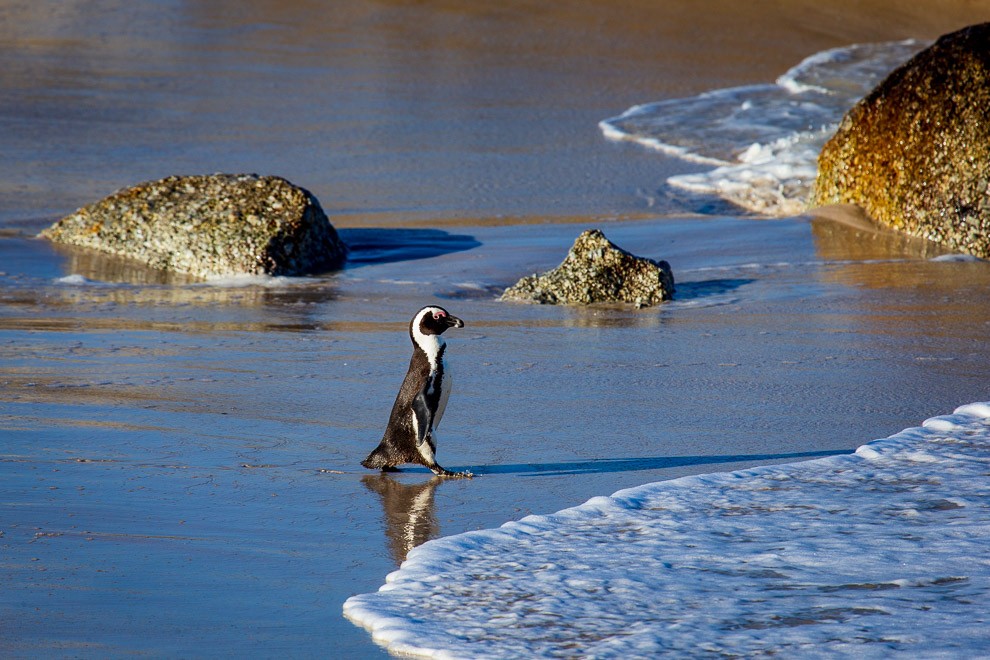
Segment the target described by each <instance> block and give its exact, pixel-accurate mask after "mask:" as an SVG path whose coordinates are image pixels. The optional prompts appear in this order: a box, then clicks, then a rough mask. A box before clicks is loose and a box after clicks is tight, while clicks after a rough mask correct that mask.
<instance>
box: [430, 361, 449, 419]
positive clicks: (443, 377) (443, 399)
mask: <svg viewBox="0 0 990 660" xmlns="http://www.w3.org/2000/svg"><path fill="white" fill-rule="evenodd" d="M439 375H440V377H439V378H433V379H432V380H433V382H434V383H435V384H437V385H439V386H440V399H439V401H437V411H436V413H434V415H433V428H436V427H438V426H440V419H441V418H442V417H443V411H444V410H445V409H446V408H447V399H449V398H450V387H451V385H452V384H453V379H452V378H451V377H450V366H449V365H448V364H447V360H445V359H443V358H442V357H441V358H440V374H439ZM438 381H439V382H438Z"/></svg>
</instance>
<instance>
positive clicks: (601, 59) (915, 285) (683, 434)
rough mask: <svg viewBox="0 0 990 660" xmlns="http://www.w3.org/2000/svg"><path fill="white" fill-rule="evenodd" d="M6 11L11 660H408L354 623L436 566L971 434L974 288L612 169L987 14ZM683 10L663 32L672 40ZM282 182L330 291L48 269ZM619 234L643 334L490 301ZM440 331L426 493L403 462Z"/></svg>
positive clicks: (842, 229)
mask: <svg viewBox="0 0 990 660" xmlns="http://www.w3.org/2000/svg"><path fill="white" fill-rule="evenodd" d="M341 4H342V6H336V7H335V8H334V10H333V11H332V12H328V11H326V10H325V9H323V8H322V5H319V4H318V3H304V2H288V3H286V2H281V3H274V2H254V3H248V4H245V3H226V2H225V3H210V5H209V7H208V8H207V7H203V6H198V5H186V4H183V3H174V4H170V3H165V4H159V3H156V4H155V5H153V6H150V5H149V6H132V5H131V4H129V3H119V2H105V3H98V6H96V7H94V6H93V5H92V3H14V4H8V5H7V6H5V7H4V8H3V9H0V85H2V88H3V89H4V91H5V93H4V94H3V95H0V152H2V153H4V154H5V156H6V157H5V158H4V159H2V162H0V228H3V229H4V233H3V234H2V235H0V355H2V359H0V434H2V436H3V438H4V440H3V449H2V453H0V483H2V484H3V487H2V493H3V509H4V511H5V513H4V520H3V521H2V523H0V525H2V527H0V532H2V536H0V557H2V559H0V562H2V570H0V575H2V576H3V577H2V578H0V580H2V585H0V586H2V588H0V621H2V624H0V625H2V628H0V652H2V654H3V655H5V656H6V657H27V656H37V655H39V654H43V655H59V654H61V655H71V656H81V657H96V656H99V657H104V656H108V655H111V656H117V655H125V654H132V653H142V654H151V655H159V656H160V655H171V656H190V655H217V654H221V655H238V656H244V655H246V656H271V655H275V654H283V655H287V656H290V657H309V656H312V657H327V656H331V657H344V658H368V657H376V656H384V652H383V651H381V650H380V649H379V648H378V647H376V646H375V645H374V644H373V643H372V642H371V641H370V638H369V636H368V634H367V633H366V632H365V631H363V630H361V629H359V628H357V627H355V626H353V625H352V624H351V623H349V622H347V621H346V620H345V619H343V617H342V615H341V605H342V603H343V601H344V600H345V599H346V598H347V597H349V596H351V595H354V594H357V593H364V592H368V591H372V590H374V589H376V588H377V587H378V586H379V585H380V584H381V583H382V582H383V579H384V576H385V575H386V574H387V573H388V572H389V571H391V570H393V569H394V568H395V567H396V566H397V563H398V562H399V561H401V560H402V558H403V557H404V555H405V553H406V552H407V551H408V550H409V549H410V547H412V546H414V545H417V544H419V543H422V542H424V541H426V540H428V539H430V538H436V537H438V536H441V535H443V536H446V535H450V534H456V533H458V532H462V531H466V530H473V529H481V528H486V527H492V526H497V525H499V524H501V523H503V522H506V521H508V520H512V519H518V518H520V517H522V516H525V515H528V514H530V513H550V512H553V511H556V510H559V509H561V508H564V507H568V506H573V505H576V504H579V503H581V502H583V501H584V500H586V499H588V498H590V497H593V496H596V495H604V494H609V493H612V492H614V491H616V490H618V489H621V488H626V487H631V486H635V485H639V484H644V483H647V482H651V481H657V480H662V479H669V478H673V477H677V476H683V475H687V474H697V473H702V472H711V471H722V470H731V469H736V468H740V467H744V466H750V465H757V464H765V463H772V462H782V461H794V460H801V459H803V458H810V457H814V456H821V455H827V454H830V453H836V452H845V451H850V450H852V449H853V448H855V447H856V446H858V445H860V444H863V443H864V442H866V441H869V440H871V439H873V438H879V437H884V436H887V435H890V434H892V433H895V432H897V431H899V430H900V429H902V428H905V427H909V426H915V425H917V424H918V423H920V421H921V420H922V419H924V418H925V417H928V416H931V415H935V414H940V413H944V412H947V411H950V410H952V409H953V408H954V407H956V406H957V405H959V404H962V403H966V402H970V401H979V400H986V399H987V398H990V397H987V391H986V374H987V366H988V363H987V357H986V356H987V355H990V345H988V344H990V340H988V336H990V333H988V329H990V311H988V310H987V306H986V304H985V297H986V296H985V293H986V291H987V290H988V287H990V269H988V268H987V266H986V264H985V263H982V262H959V261H931V260H930V258H931V257H934V256H938V255H940V254H941V253H942V251H941V250H940V249H938V248H936V247H933V246H930V245H927V244H924V243H919V242H918V241H914V240H910V239H906V238H903V237H899V236H896V235H891V234H888V233H884V232H877V231H874V230H873V229H872V228H871V227H869V226H868V225H866V224H863V223H860V224H858V225H857V224H853V225H850V223H848V222H845V223H843V222H835V221H834V218H833V219H831V220H829V219H811V218H808V217H803V218H789V219H783V220H760V219H754V218H747V217H742V216H741V215H733V214H729V213H721V214H714V215H700V214H698V213H697V209H695V208H691V207H690V206H686V205H685V203H684V202H683V201H682V200H678V199H674V198H669V197H666V196H665V195H664V193H663V190H662V184H663V181H664V180H665V179H666V177H668V176H670V175H672V174H676V173H679V172H689V171H697V170H698V169H699V168H698V166H697V165H692V164H689V163H683V162H679V161H676V160H674V159H671V158H667V157H664V156H661V155H659V154H656V153H652V152H650V151H648V150H645V149H642V148H638V147H635V146H633V145H621V144H613V143H609V142H607V141H605V140H604V139H603V138H602V137H601V135H600V132H599V131H598V129H597V122H598V121H600V120H601V119H603V118H605V117H608V116H613V115H615V114H617V113H619V112H621V111H622V110H624V109H625V108H627V107H629V106H631V105H633V104H636V103H643V102H648V101H655V100H661V99H664V98H674V97H678V96H684V95H691V94H697V93H700V92H703V91H705V90H708V89H715V88H719V87H725V86H729V85H739V84H745V83H762V82H768V81H772V80H773V79H774V78H775V77H776V76H777V75H779V74H780V73H781V72H783V71H784V70H786V69H787V68H788V67H790V66H792V65H794V64H795V63H797V62H798V61H800V60H801V59H802V58H803V57H805V56H807V55H810V54H812V53H814V52H817V51H820V50H822V49H825V48H830V47H834V46H841V45H846V44H849V43H854V42H867V41H884V40H891V39H902V38H908V37H916V38H934V37H936V36H937V35H938V34H940V33H943V32H946V31H949V30H952V29H955V28H957V27H960V26H962V25H965V24H967V23H971V22H976V21H978V20H981V19H982V17H984V16H986V15H987V11H986V10H987V9H988V8H990V3H971V2H951V3H944V4H940V6H938V7H937V8H929V7H915V8H910V9H903V8H901V7H900V6H896V7H895V5H894V3H883V2H871V3H853V2H843V3H830V4H829V6H828V7H827V8H822V7H818V6H817V3H813V2H810V1H809V2H795V3H791V2H786V3H785V2H780V3H774V4H772V5H765V4H764V5H759V6H757V5H752V4H750V5H745V4H739V3H728V2H717V3H708V4H706V5H704V6H701V7H699V6H698V5H697V4H696V3H688V2H675V3H671V2H666V3H652V2H645V1H644V2H631V3H625V4H624V5H623V6H621V7H616V6H611V5H610V6H607V7H606V6H604V3H602V5H599V4H596V3H581V2H577V3H566V4H563V5H557V4H554V5H552V6H545V5H544V4H540V3H527V2H514V3H509V4H502V5H500V7H499V8H498V9H486V10H480V9H475V8H472V7H469V6H467V4H466V3H458V2H435V3H425V4H424V3H405V2H380V3H357V2H355V3H341ZM661 4H662V6H658V5H661ZM213 171H228V172H236V171H254V172H259V173H261V174H279V175H282V176H285V177H287V178H289V179H290V180H292V181H293V182H295V183H297V184H299V185H302V186H304V187H306V188H308V189H310V190H312V191H313V192H314V193H315V194H316V195H317V197H318V198H319V199H320V200H321V201H322V202H323V205H324V207H325V209H326V210H327V212H328V214H329V215H330V216H331V219H332V220H333V221H334V223H335V224H336V225H337V226H338V227H340V228H341V230H342V232H341V233H342V236H343V237H344V239H345V240H347V241H348V242H349V243H350V244H351V245H352V246H355V250H354V254H353V257H354V258H353V260H352V266H351V267H349V268H348V269H347V270H345V271H343V272H342V273H340V274H336V275H331V276H327V277H320V278H309V279H304V280H289V281H286V280H274V281H272V280H269V281H227V282H224V283H219V284H217V283H214V284H212V285H204V284H199V283H190V282H187V281H182V280H176V279H174V278H162V277H161V275H160V274H157V273H151V272H148V271H146V270H144V269H142V268H140V267H138V266H135V265H134V264H130V263H127V262H125V261H122V260H109V259H105V258H97V257H94V255H92V254H88V253H85V252H79V251H73V250H67V249H64V248H58V249H56V248H54V247H52V246H51V245H49V244H47V243H44V242H41V241H38V240H34V239H31V238H29V235H31V234H33V233H34V232H35V231H37V230H38V229H40V228H41V227H43V226H45V224H47V223H48V222H49V221H51V220H52V219H53V218H54V217H57V216H59V215H61V214H65V213H68V212H71V211H72V210H74V209H75V208H76V207H77V206H80V205H82V204H85V203H88V202H91V201H94V200H95V199H98V198H101V197H103V196H104V195H106V194H109V193H110V192H112V191H113V190H115V189H117V188H119V187H122V186H126V185H130V184H133V183H135V182H137V181H142V180H148V179H152V178H156V177H159V176H165V175H168V174H176V173H203V172H213ZM590 226H599V227H601V228H602V229H603V230H604V231H605V233H606V235H607V236H608V237H609V238H610V239H611V240H613V241H614V242H615V243H617V244H618V245H620V246H621V247H624V248H626V249H628V250H630V251H632V252H634V253H636V254H640V255H643V256H650V257H654V258H660V259H666V260H668V261H669V262H670V263H671V265H672V267H673V269H674V273H675V277H676V279H677V288H678V297H677V300H676V301H675V302H674V303H672V304H670V305H665V306H663V307H661V308H659V309H647V310H632V309H628V308H621V307H594V308H589V309H575V308H562V307H538V306H527V305H511V304H504V303H499V302H497V301H495V299H494V298H495V296H496V295H497V292H498V291H499V290H500V288H501V287H504V286H507V285H508V284H511V283H512V282H513V281H514V280H515V279H516V278H517V277H520V276H522V275H526V274H529V273H532V272H534V271H538V270H544V269H546V268H549V267H552V266H555V265H556V264H557V263H559V261H560V260H561V259H562V258H563V256H564V254H565V253H566V250H567V248H568V247H569V245H570V243H571V242H572V241H573V239H574V237H576V236H577V235H578V233H579V232H580V231H581V230H582V229H585V228H587V227H590ZM433 302H436V303H439V304H442V305H444V306H445V307H447V308H448V309H449V310H450V311H451V312H452V313H454V314H456V315H457V316H459V317H461V318H463V319H464V320H465V322H466V327H465V328H464V329H463V330H458V331H451V332H450V333H449V336H448V343H449V360H450V362H451V365H452V368H453V369H454V378H455V390H454V393H453V396H452V398H451V400H450V404H449V406H448V409H447V413H446V415H445V418H444V424H443V428H442V429H441V430H440V449H439V459H440V461H441V463H442V464H443V465H445V466H446V467H448V468H451V469H470V470H471V471H473V472H474V473H475V474H477V475H478V476H477V477H476V478H475V479H471V480H447V481H444V480H439V479H435V478H433V477H432V475H430V473H429V472H427V471H426V470H425V469H418V468H410V469H409V470H407V471H406V472H404V473H402V474H399V475H397V476H394V477H393V476H381V475H376V474H372V473H368V472H366V471H363V470H362V469H361V468H360V467H359V465H358V463H359V461H360V460H361V459H362V458H363V457H364V456H365V455H366V453H367V452H368V451H370V449H372V448H373V447H374V446H375V444H376V443H377V441H378V440H379V438H380V435H381V432H382V429H383V424H384V423H385V421H386V419H387V414H388V410H389V407H390V405H391V402H392V399H393V397H394V394H395V391H396V389H397V387H398V384H399V383H400V381H401V379H402V375H403V372H404V370H405V367H406V364H407V361H408V355H409V352H410V345H409V340H408V337H407V335H406V334H405V333H406V324H407V322H408V318H409V317H410V316H411V315H412V313H413V312H415V311H416V309H418V308H419V307H420V306H421V305H423V304H426V303H433Z"/></svg>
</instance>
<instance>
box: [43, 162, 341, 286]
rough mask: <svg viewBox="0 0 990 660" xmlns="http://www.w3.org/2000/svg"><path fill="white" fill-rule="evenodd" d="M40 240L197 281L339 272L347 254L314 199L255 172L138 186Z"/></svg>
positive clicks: (88, 209)
mask: <svg viewBox="0 0 990 660" xmlns="http://www.w3.org/2000/svg"><path fill="white" fill-rule="evenodd" d="M41 235H42V236H43V237H45V238H48V239H50V240H52V241H54V242H57V243H66V244H70V245H81V246H84V247H89V248H94V249H96V250H101V251H103V252H109V253H111V254H116V255H120V256H124V257H129V258H132V259H137V260H139V261H142V262H144V263H146V264H147V265H149V266H151V267H152V268H159V269H162V270H167V271H173V272H178V273H187V274H191V275H195V276H197V277H211V276H222V275H237V274H262V273H267V274H271V275H302V274H306V273H313V272H320V271H326V270H330V269H333V268H337V267H339V266H340V265H341V264H343V262H344V259H345V258H346V256H347V248H346V246H345V245H344V243H343V242H342V241H341V240H340V238H339V237H338V236H337V232H336V230H334V228H333V225H331V224H330V220H329V219H327V216H326V214H325V213H324V212H323V209H322V208H321V207H320V203H319V201H317V199H316V198H315V197H313V195H312V194H310V193H309V192H308V191H306V190H304V189H302V188H299V187H298V186H294V185H293V184H291V183H289V182H288V181H286V180H285V179H282V178H279V177H274V176H258V175H255V174H239V175H234V174H213V175H209V176H171V177H168V178H165V179H161V180H159V181H151V182H148V183H142V184H139V185H137V186H134V187H133V188H127V189H125V190H121V191H119V192H117V193H114V194H113V195H111V196H110V197H107V198H106V199H104V200H102V201H99V202H97V203H95V204H91V205H89V206H86V207H83V208H81V209H79V210H78V211H76V212H75V213H73V214H72V215H69V216H66V217H64V218H62V219H61V220H59V221H58V222H56V223H55V224H54V225H52V226H51V227H49V228H48V229H46V230H44V231H43V232H42V233H41Z"/></svg>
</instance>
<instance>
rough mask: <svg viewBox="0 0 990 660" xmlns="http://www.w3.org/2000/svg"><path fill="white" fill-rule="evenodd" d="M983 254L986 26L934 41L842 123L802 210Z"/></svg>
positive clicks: (987, 185) (987, 225) (988, 203)
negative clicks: (838, 209) (843, 212)
mask: <svg viewBox="0 0 990 660" xmlns="http://www.w3.org/2000/svg"><path fill="white" fill-rule="evenodd" d="M833 203H853V204H857V205H858V206H860V207H862V208H863V209H864V210H865V211H866V212H867V213H868V214H869V215H870V216H871V217H872V218H873V219H875V220H876V221H878V222H879V223H881V224H884V225H887V226H889V227H893V228H895V229H900V230H902V231H904V232H907V233H909V234H912V235H915V236H921V237H923V238H927V239H929V240H932V241H936V242H938V243H942V244H943V245H946V246H948V247H949V248H951V249H953V250H959V251H962V252H968V253H970V254H974V255H976V256H980V257H990V23H983V24H980V25H973V26H970V27H968V28H965V29H963V30H960V31H958V32H953V33H952V34H948V35H945V36H943V37H942V38H940V39H939V40H938V41H937V42H936V43H935V44H933V45H932V46H931V47H930V48H928V49H926V50H924V51H922V52H921V53H919V54H918V55H916V56H915V57H914V58H912V59H911V60H909V61H908V62H907V63H905V64H904V65H903V66H901V67H900V68H898V69H897V70H895V71H894V72H893V73H891V74H890V75H889V76H888V77H887V78H886V79H885V80H884V81H883V82H882V83H880V85H878V86H877V88H876V89H875V90H873V91H872V92H871V93H870V94H869V95H867V96H866V97H865V98H864V99H863V100H862V101H860V102H859V103H858V104H857V105H856V106H855V107H854V108H853V109H852V110H850V111H849V113H848V114H847V115H846V116H845V118H844V119H843V121H842V124H841V125H840V126H839V130H838V132H836V134H835V135H834V136H833V137H832V139H831V140H829V141H828V143H826V144H825V146H824V148H823V149H822V152H821V154H820V155H819V157H818V178H817V181H816V183H815V191H814V193H813V196H812V204H815V205H824V204H833Z"/></svg>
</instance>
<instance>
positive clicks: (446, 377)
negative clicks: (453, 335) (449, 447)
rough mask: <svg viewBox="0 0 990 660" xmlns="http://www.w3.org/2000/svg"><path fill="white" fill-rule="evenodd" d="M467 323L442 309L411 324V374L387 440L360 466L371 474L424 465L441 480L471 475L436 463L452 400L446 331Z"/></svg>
mask: <svg viewBox="0 0 990 660" xmlns="http://www.w3.org/2000/svg"><path fill="white" fill-rule="evenodd" d="M463 327H464V321H462V320H460V319H459V318H457V317H456V316H453V315H451V314H450V313H449V312H448V311H447V310H445V309H444V308H443V307H436V306H434V305H430V306H427V307H424V308H423V309H421V310H419V311H418V312H416V315H415V316H413V318H412V321H410V322H409V338H410V339H411V340H412V343H413V354H412V359H411V360H410V361H409V371H408V372H406V378H405V380H403V381H402V387H400V388H399V394H398V395H397V396H396V397H395V403H394V404H392V414H391V415H390V416H389V418H388V427H387V428H386V429H385V435H384V437H383V438H382V441H381V442H380V443H379V444H378V447H376V448H375V450H374V451H373V452H371V453H370V454H369V455H368V458H366V459H364V460H363V461H361V465H363V466H364V467H366V468H369V469H372V470H383V471H386V472H391V471H395V470H396V469H397V467H396V466H398V465H402V464H403V463H419V464H420V465H425V466H426V467H428V468H430V469H431V470H432V471H433V473H434V474H436V475H439V476H442V477H465V476H471V475H470V473H468V472H451V471H449V470H445V469H444V468H442V467H440V464H439V463H437V459H436V453H437V440H436V428H437V426H439V425H440V419H441V418H442V417H443V411H444V409H445V408H446V407H447V399H448V398H449V397H450V386H451V380H450V371H449V370H448V369H447V362H446V360H444V351H445V350H446V348H447V344H446V343H445V342H444V340H443V337H441V336H440V335H442V334H443V333H444V331H445V330H447V328H463Z"/></svg>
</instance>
